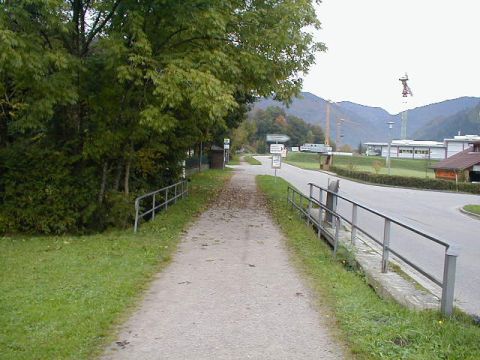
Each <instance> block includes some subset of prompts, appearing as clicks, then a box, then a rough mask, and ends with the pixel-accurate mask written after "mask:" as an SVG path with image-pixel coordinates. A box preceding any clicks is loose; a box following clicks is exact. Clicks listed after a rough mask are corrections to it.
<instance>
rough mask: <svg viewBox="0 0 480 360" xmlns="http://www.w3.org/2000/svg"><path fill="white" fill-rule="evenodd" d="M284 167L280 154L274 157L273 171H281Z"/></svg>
mask: <svg viewBox="0 0 480 360" xmlns="http://www.w3.org/2000/svg"><path fill="white" fill-rule="evenodd" d="M281 167H282V156H281V155H280V154H273V155H272V169H280V168H281ZM275 175H276V173H275Z"/></svg>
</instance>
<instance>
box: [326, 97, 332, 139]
mask: <svg viewBox="0 0 480 360" xmlns="http://www.w3.org/2000/svg"><path fill="white" fill-rule="evenodd" d="M330 103H331V101H330V100H327V104H326V112H327V113H326V120H325V145H328V146H330Z"/></svg>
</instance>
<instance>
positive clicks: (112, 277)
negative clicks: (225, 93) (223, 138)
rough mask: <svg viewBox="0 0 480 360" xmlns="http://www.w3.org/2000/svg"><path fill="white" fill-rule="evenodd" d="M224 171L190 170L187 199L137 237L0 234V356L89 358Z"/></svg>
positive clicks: (164, 260) (116, 233) (167, 257)
mask: <svg viewBox="0 0 480 360" xmlns="http://www.w3.org/2000/svg"><path fill="white" fill-rule="evenodd" d="M229 176H230V173H229V172H228V171H224V172H222V171H206V172H202V173H200V174H197V175H195V176H194V178H193V181H192V182H191V183H190V196H189V197H188V198H186V199H184V200H181V201H179V202H178V203H177V204H176V205H173V206H171V207H170V208H169V209H168V211H167V212H164V213H160V214H158V215H157V217H156V218H155V221H152V222H149V223H145V224H142V225H141V227H140V230H139V233H138V234H136V235H135V234H133V230H132V229H128V230H125V231H110V232H107V233H103V234H98V235H92V236H53V237H52V236H49V237H27V236H12V237H3V238H0V252H1V254H2V255H1V258H0V358H1V359H91V358H92V357H94V355H95V354H97V353H98V352H99V351H100V350H101V348H102V346H103V345H104V344H105V343H106V342H109V341H112V340H113V329H114V325H115V324H118V323H119V322H120V321H121V320H122V319H124V318H125V316H126V315H127V314H128V313H129V310H130V309H132V306H133V305H134V304H135V302H136V301H137V300H138V299H139V296H140V295H141V293H142V290H143V289H145V288H146V286H147V285H148V284H149V282H150V280H151V279H152V275H153V274H155V273H156V272H158V271H159V270H161V269H162V267H164V266H165V265H166V264H167V263H168V262H169V261H170V256H171V254H172V252H173V251H174V249H175V248H176V245H177V242H178V240H179V238H180V235H181V233H182V231H183V230H184V229H185V228H186V226H187V225H188V223H189V222H190V221H191V220H192V219H193V218H194V217H195V216H196V215H197V214H199V213H200V212H201V211H202V210H204V209H205V207H206V206H207V204H208V203H209V201H211V199H212V198H214V196H212V194H215V193H216V192H217V191H218V190H219V189H220V188H221V186H222V184H223V182H224V181H225V180H226V179H227V178H228V177H229ZM132 206H133V204H132Z"/></svg>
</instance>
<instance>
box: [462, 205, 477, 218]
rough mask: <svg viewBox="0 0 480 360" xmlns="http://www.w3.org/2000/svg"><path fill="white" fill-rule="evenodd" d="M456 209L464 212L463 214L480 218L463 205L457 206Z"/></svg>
mask: <svg viewBox="0 0 480 360" xmlns="http://www.w3.org/2000/svg"><path fill="white" fill-rule="evenodd" d="M458 210H460V212H461V213H464V214H465V215H468V216H471V217H473V218H475V219H478V220H480V215H478V214H475V213H472V212H470V211H468V210H465V209H464V208H463V207H461V208H459V209H458Z"/></svg>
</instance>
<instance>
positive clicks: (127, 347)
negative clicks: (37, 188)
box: [103, 172, 344, 359]
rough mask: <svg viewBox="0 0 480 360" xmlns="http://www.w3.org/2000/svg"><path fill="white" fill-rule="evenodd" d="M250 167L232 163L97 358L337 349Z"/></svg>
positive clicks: (265, 355)
mask: <svg viewBox="0 0 480 360" xmlns="http://www.w3.org/2000/svg"><path fill="white" fill-rule="evenodd" d="M327 323H328V319H327V318H326V315H322V314H321V313H319V312H318V307H317V306H316V305H315V303H314V300H313V299H312V297H311V295H310V292H309V290H308V289H307V288H306V287H305V285H304V282H303V281H302V279H301V278H300V276H299V274H298V273H297V271H296V270H295V268H294V267H293V265H292V264H290V262H289V257H288V253H287V250H286V248H285V247H284V240H283V239H282V235H281V233H280V231H279V229H278V227H277V226H276V225H275V224H274V223H273V221H272V219H271V218H270V215H269V214H268V213H267V210H266V208H265V205H264V202H263V200H262V198H261V197H260V195H259V194H258V193H257V190H256V185H255V179H254V177H253V176H252V175H247V174H244V173H242V172H236V173H235V175H234V176H233V178H232V180H231V182H230V183H229V185H228V186H227V187H226V188H225V189H224V190H223V192H222V194H221V195H220V198H219V199H218V201H217V202H216V203H215V204H214V205H213V206H212V207H211V208H210V209H209V210H208V211H206V212H205V213H204V214H203V215H201V216H200V217H199V219H198V220H197V221H196V222H195V223H194V224H193V225H192V226H191V228H190V230H189V231H188V232H187V233H186V234H185V236H184V238H183V240H182V242H181V244H180V245H179V250H178V252H177V254H175V256H174V260H173V262H172V264H171V265H170V266H169V267H168V268H167V269H165V270H164V271H163V272H162V273H161V274H159V275H158V276H157V278H156V279H155V280H154V282H153V284H152V287H151V288H150V290H149V291H148V293H147V295H146V297H145V299H144V301H143V302H142V304H141V305H140V308H139V309H138V311H137V312H136V313H135V314H134V315H133V316H132V317H131V318H130V320H128V321H127V323H126V324H125V325H124V326H123V328H122V331H121V332H120V334H119V337H118V340H117V341H116V342H115V343H114V344H112V345H111V346H110V347H109V349H107V351H106V353H105V355H104V356H103V359H343V358H344V349H343V348H342V347H341V345H339V344H338V343H337V342H336V341H335V339H333V338H332V336H331V334H330V333H329V331H328V329H327V327H328V325H327Z"/></svg>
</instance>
